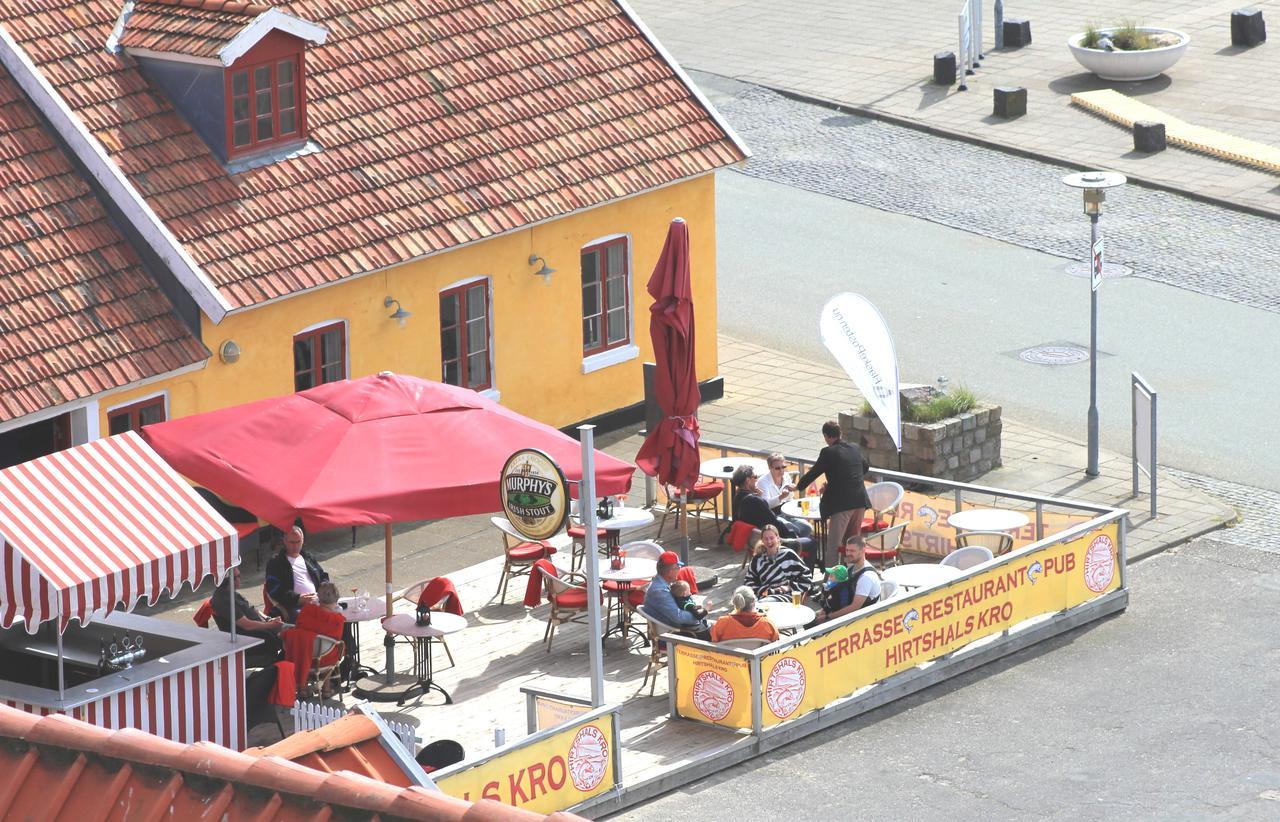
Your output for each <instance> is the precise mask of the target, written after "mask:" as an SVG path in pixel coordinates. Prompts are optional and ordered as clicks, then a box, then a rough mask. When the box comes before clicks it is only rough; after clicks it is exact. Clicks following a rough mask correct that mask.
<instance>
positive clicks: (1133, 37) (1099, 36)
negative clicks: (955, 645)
mask: <svg viewBox="0 0 1280 822" xmlns="http://www.w3.org/2000/svg"><path fill="white" fill-rule="evenodd" d="M1141 28H1142V26H1141V24H1140V23H1135V22H1133V21H1132V20H1123V21H1121V22H1120V23H1117V24H1116V25H1115V26H1113V27H1112V29H1111V31H1110V33H1107V32H1105V31H1103V30H1102V29H1101V28H1100V27H1099V26H1098V25H1097V24H1096V23H1090V24H1089V25H1088V26H1087V27H1086V28H1085V30H1084V37H1082V38H1081V39H1080V46H1081V48H1086V49H1098V48H1102V46H1101V43H1102V40H1103V38H1107V39H1110V40H1111V45H1112V47H1114V48H1115V49H1116V50H1118V51H1145V50H1146V49H1156V48H1160V47H1161V46H1164V45H1168V44H1167V43H1162V42H1160V41H1158V40H1157V39H1156V38H1154V37H1152V36H1151V35H1150V34H1147V33H1146V32H1145V31H1142V30H1141Z"/></svg>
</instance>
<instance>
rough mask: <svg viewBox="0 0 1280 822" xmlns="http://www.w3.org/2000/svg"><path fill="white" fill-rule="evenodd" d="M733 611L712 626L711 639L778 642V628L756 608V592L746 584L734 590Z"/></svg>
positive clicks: (714, 640)
mask: <svg viewBox="0 0 1280 822" xmlns="http://www.w3.org/2000/svg"><path fill="white" fill-rule="evenodd" d="M732 602H733V613H732V614H729V615H728V616H722V617H720V618H719V619H717V620H716V624H715V625H712V626H711V641H712V642H724V641H725V640H726V639H765V640H768V641H769V642H776V641H777V639H778V628H777V626H775V625H774V624H773V623H772V622H770V621H769V618H768V617H767V616H765V615H764V614H762V613H760V612H758V611H757V610H756V592H755V591H753V590H751V589H750V588H748V587H747V586H745V585H742V586H739V587H738V589H737V590H736V591H734V592H733V600H732Z"/></svg>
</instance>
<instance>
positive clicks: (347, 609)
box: [338, 596, 387, 680]
mask: <svg viewBox="0 0 1280 822" xmlns="http://www.w3.org/2000/svg"><path fill="white" fill-rule="evenodd" d="M357 599H358V597H343V598H342V599H340V600H338V606H339V607H340V608H341V609H342V618H343V619H345V620H346V621H347V624H348V625H350V626H351V644H352V645H354V646H355V647H354V648H351V649H349V653H348V656H349V657H350V659H351V677H350V678H351V679H352V680H356V679H359V678H360V677H363V676H374V675H376V674H377V673H378V672H377V671H375V670H374V669H372V668H369V667H367V666H364V665H361V664H360V623H361V622H370V621H372V620H375V619H382V618H383V617H384V616H386V615H387V603H386V602H384V601H383V600H381V599H377V598H374V597H370V596H366V597H365V603H364V608H362V609H358V608H356V600H357Z"/></svg>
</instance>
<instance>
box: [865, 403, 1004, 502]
mask: <svg viewBox="0 0 1280 822" xmlns="http://www.w3.org/2000/svg"><path fill="white" fill-rule="evenodd" d="M1002 426H1003V423H1002V422H1001V421H1000V406H998V405H984V404H981V403H979V404H978V407H977V408H975V409H973V410H972V411H970V412H969V413H967V414H961V415H960V416H958V417H951V418H949V419H945V420H939V421H938V422H931V423H914V422H905V423H903V424H902V470H903V471H905V472H907V473H908V474H920V475H922V476H926V477H937V478H938V479H947V480H953V481H955V482H969V481H971V480H974V479H977V478H978V477H980V476H982V475H983V474H985V473H987V472H988V471H990V470H992V469H993V468H999V467H1000V465H1001V462H1000V430H1001V428H1002ZM840 430H841V431H842V432H843V435H844V438H845V439H846V440H848V441H849V442H852V443H856V444H858V445H859V447H860V448H861V449H862V454H863V456H865V457H866V458H867V460H869V461H870V462H871V464H872V465H873V466H875V467H877V468H887V469H890V470H897V467H898V451H897V449H896V448H894V447H893V440H891V439H890V438H889V434H888V432H887V431H885V430H884V426H883V425H881V424H880V418H879V417H875V416H871V417H864V416H862V415H861V414H859V413H857V412H856V411H842V412H840Z"/></svg>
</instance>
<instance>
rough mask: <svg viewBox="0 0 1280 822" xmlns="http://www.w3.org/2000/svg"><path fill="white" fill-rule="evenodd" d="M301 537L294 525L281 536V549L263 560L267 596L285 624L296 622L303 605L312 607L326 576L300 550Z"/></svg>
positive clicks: (312, 560) (309, 557)
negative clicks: (265, 563)
mask: <svg viewBox="0 0 1280 822" xmlns="http://www.w3.org/2000/svg"><path fill="white" fill-rule="evenodd" d="M304 539H305V537H304V535H303V533H302V529H301V528H299V527H297V526H296V525H295V526H294V527H293V528H290V529H289V531H288V533H286V534H285V535H284V545H283V546H281V548H280V550H279V551H278V552H277V553H276V554H275V556H273V557H271V559H269V560H267V571H266V577H267V596H269V597H271V601H272V602H273V603H275V605H276V607H277V608H278V609H280V610H281V611H282V612H283V613H281V614H280V616H281V617H283V618H285V619H286V620H287V621H289V622H293V621H295V620H296V619H297V618H298V611H299V610H301V608H302V606H303V605H307V604H315V603H316V601H317V598H316V590H317V589H318V588H319V586H320V583H322V582H328V581H329V575H328V574H326V573H325V571H324V569H323V568H321V567H320V563H319V562H317V561H316V558H315V557H313V556H312V555H311V554H310V553H308V552H307V551H304V550H302V543H303V541H304Z"/></svg>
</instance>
